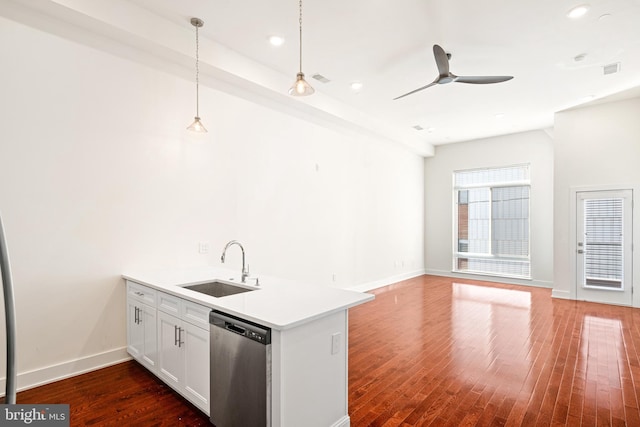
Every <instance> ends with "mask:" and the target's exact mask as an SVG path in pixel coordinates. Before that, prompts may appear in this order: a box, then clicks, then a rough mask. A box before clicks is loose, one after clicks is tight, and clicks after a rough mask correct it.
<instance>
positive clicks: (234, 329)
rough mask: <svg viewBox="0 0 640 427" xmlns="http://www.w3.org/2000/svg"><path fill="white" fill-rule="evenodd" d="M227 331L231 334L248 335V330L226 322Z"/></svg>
mask: <svg viewBox="0 0 640 427" xmlns="http://www.w3.org/2000/svg"><path fill="white" fill-rule="evenodd" d="M225 323H226V324H225V325H224V327H225V329H226V330H228V331H231V332H235V333H236V334H240V335H246V333H247V330H246V329H245V328H241V327H240V326H238V325H234V324H233V323H229V322H225Z"/></svg>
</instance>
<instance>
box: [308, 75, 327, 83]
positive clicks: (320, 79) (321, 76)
mask: <svg viewBox="0 0 640 427" xmlns="http://www.w3.org/2000/svg"><path fill="white" fill-rule="evenodd" d="M311 77H313V78H314V79H316V80H317V81H319V82H322V83H329V82H330V81H331V80H329V79H328V78H326V77H325V76H323V75H322V74H314V75H313V76H311Z"/></svg>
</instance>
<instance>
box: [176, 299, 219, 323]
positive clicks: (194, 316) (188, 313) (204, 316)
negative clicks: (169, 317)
mask: <svg viewBox="0 0 640 427" xmlns="http://www.w3.org/2000/svg"><path fill="white" fill-rule="evenodd" d="M210 312H211V308H210V307H205V306H203V305H200V304H196V303H195V302H191V301H187V300H182V312H181V313H180V317H181V318H182V320H184V321H186V322H189V323H191V324H193V325H195V326H199V327H201V328H204V329H209V313H210Z"/></svg>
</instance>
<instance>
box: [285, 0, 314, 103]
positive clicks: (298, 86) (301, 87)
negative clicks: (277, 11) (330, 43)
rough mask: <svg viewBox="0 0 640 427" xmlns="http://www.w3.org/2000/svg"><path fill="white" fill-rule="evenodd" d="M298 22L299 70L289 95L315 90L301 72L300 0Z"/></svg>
mask: <svg viewBox="0 0 640 427" xmlns="http://www.w3.org/2000/svg"><path fill="white" fill-rule="evenodd" d="M298 23H299V24H300V71H299V72H298V74H297V76H296V81H295V83H294V84H293V86H291V89H289V95H293V96H306V95H311V94H312V93H313V92H315V90H314V89H313V88H312V87H311V85H310V84H309V83H307V81H306V80H305V79H304V73H303V72H302V0H300V18H299V19H298Z"/></svg>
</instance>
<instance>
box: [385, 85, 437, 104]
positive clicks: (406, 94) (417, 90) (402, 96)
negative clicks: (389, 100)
mask: <svg viewBox="0 0 640 427" xmlns="http://www.w3.org/2000/svg"><path fill="white" fill-rule="evenodd" d="M437 83H438V80H436V81H434V82H431V83H429V84H428V85H426V86H422V87H419V88H418V89H416V90H412V91H411V92H409V93H405V94H404V95H400V96H399V97H397V98H393V100H394V101H395V100H396V99H400V98H404V97H405V96H408V95H411V94H414V93H416V92H420V91H421V90H424V89H426V88H428V87H431V86H433V85H435V84H437Z"/></svg>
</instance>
